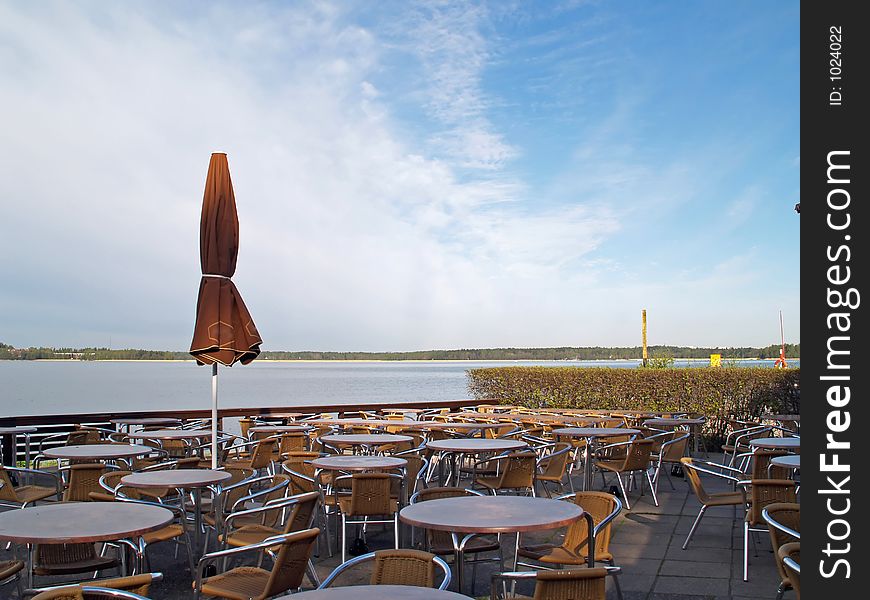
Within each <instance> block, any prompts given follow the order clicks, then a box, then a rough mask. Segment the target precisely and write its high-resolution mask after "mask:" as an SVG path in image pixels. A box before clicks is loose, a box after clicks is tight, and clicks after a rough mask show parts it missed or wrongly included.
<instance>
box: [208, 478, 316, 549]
mask: <svg viewBox="0 0 870 600" xmlns="http://www.w3.org/2000/svg"><path fill="white" fill-rule="evenodd" d="M319 502H320V494H318V493H317V492H308V493H307V494H300V495H299V496H290V497H287V498H277V499H275V500H270V501H268V502H266V503H265V504H264V505H263V506H259V507H257V508H251V509H247V510H241V511H238V512H234V513H231V514H230V515H229V516H227V518H226V521H225V524H226V528H225V531H224V533H223V534H222V535H221V536H220V540H221V542H222V543H223V544H224V547H227V546H232V547H234V548H239V547H241V546H250V545H252V544H259V543H260V542H262V541H264V540H266V539H267V538H270V537H274V536H276V535H283V534H287V533H292V532H294V531H302V530H304V529H309V528H311V525H312V523H313V522H314V518H315V517H316V516H317V513H316V511H317V505H318V503H319ZM285 515H287V516H286V518H285V517H284V516H285ZM252 517H253V518H259V519H260V522H259V523H251V522H250V521H251V518H252ZM282 520H283V523H284V525H283V526H281V527H280V528H279V527H278V525H280V524H281V522H282ZM237 522H238V523H241V524H240V525H237V524H236V523H237Z"/></svg>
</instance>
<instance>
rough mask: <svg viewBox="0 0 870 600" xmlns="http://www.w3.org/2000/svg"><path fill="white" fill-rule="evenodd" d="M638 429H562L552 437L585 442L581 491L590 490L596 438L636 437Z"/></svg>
mask: <svg viewBox="0 0 870 600" xmlns="http://www.w3.org/2000/svg"><path fill="white" fill-rule="evenodd" d="M639 433H640V430H639V429H626V428H624V427H563V428H561V429H554V430H553V435H555V436H563V437H574V438H581V439H584V440H586V452H585V453H584V454H585V456H584V457H583V491H584V492H585V491H587V490H589V489H591V488H592V455H593V454H594V453H595V444H596V442H597V440H598V438H606V437H614V436H617V435H638V434H639Z"/></svg>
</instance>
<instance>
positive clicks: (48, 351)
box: [0, 343, 801, 360]
mask: <svg viewBox="0 0 870 600" xmlns="http://www.w3.org/2000/svg"><path fill="white" fill-rule="evenodd" d="M779 350H780V347H779V345H778V344H772V345H770V346H766V347H764V348H750V347H745V348H689V347H686V346H650V347H649V354H650V356H652V357H669V358H700V359H707V358H710V355H711V354H721V355H722V358H724V359H736V358H761V359H764V358H776V357H778V356H779ZM785 353H786V356H787V357H788V358H799V357H800V355H801V345H800V344H786V347H785ZM640 357H641V347H640V346H634V347H628V348H605V347H601V346H592V347H578V348H570V347H563V348H483V349H476V350H475V349H469V350H466V349H462V350H419V351H416V352H314V351H302V352H284V351H275V350H267V351H264V352H263V353H262V354H260V359H261V360H262V359H265V360H621V359H638V358H640ZM3 359H7V360H38V359H70V360H191V356H190V354H188V353H187V352H175V351H171V350H137V349H127V350H112V349H109V348H13V347H12V346H9V345H7V344H2V343H0V360H3Z"/></svg>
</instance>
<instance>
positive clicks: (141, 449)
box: [43, 444, 154, 460]
mask: <svg viewBox="0 0 870 600" xmlns="http://www.w3.org/2000/svg"><path fill="white" fill-rule="evenodd" d="M153 451H154V448H151V447H150V446H137V445H135V444H80V445H74V446H58V447H57V448H49V449H48V450H46V451H44V452H43V454H45V455H46V456H47V457H49V458H63V459H68V460H76V459H83V458H88V459H94V460H103V459H109V458H130V457H131V456H141V455H143V454H148V453H149V452H153Z"/></svg>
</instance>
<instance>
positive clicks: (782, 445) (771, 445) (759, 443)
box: [749, 437, 801, 450]
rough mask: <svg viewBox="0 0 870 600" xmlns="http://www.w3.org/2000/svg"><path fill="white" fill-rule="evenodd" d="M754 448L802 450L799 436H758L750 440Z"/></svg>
mask: <svg viewBox="0 0 870 600" xmlns="http://www.w3.org/2000/svg"><path fill="white" fill-rule="evenodd" d="M749 445H750V446H751V447H753V448H767V449H770V450H800V448H801V439H800V438H799V437H784V438H756V439H754V440H749Z"/></svg>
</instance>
